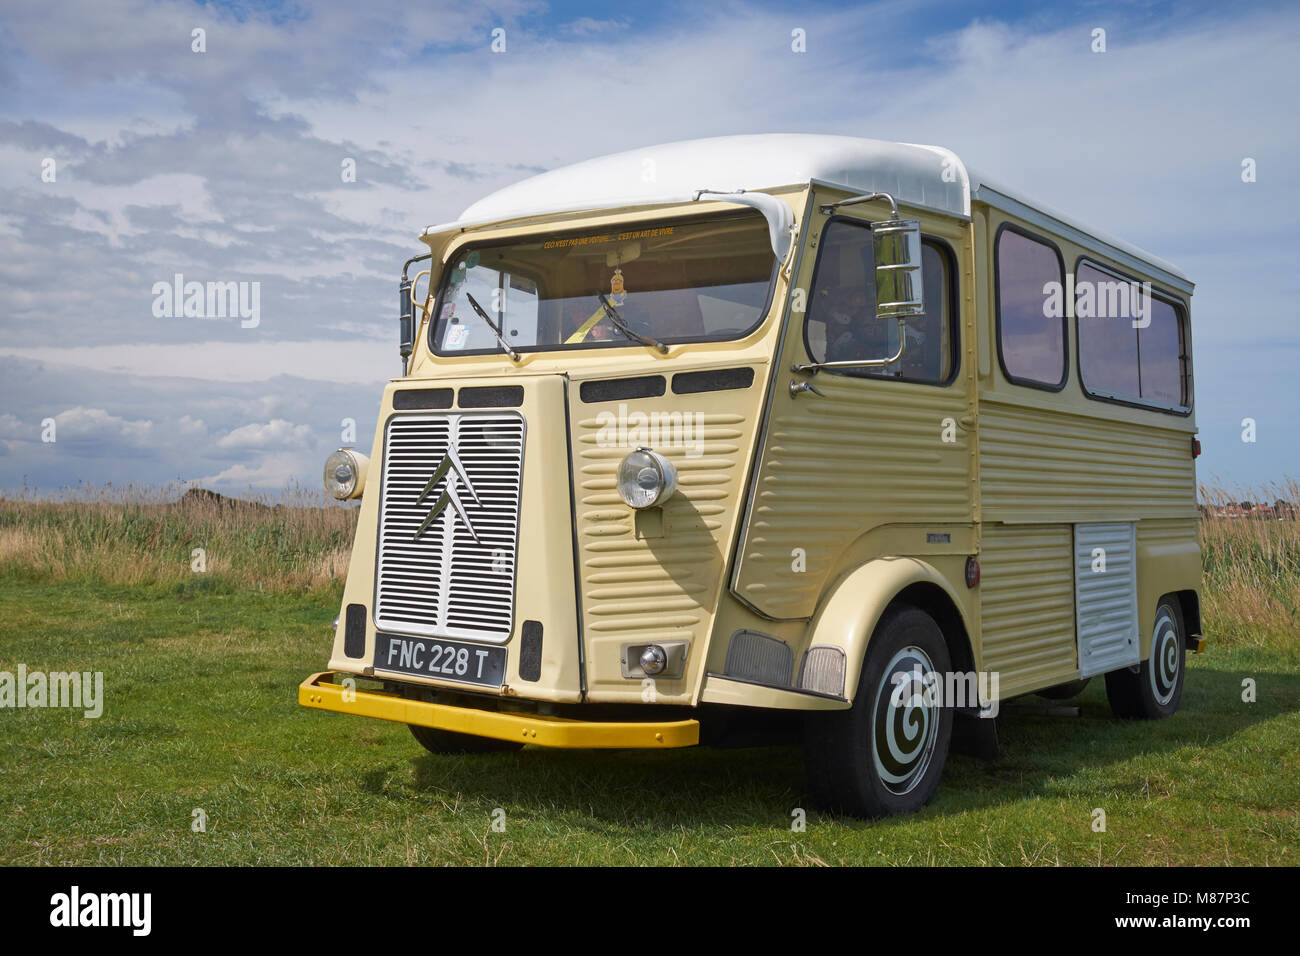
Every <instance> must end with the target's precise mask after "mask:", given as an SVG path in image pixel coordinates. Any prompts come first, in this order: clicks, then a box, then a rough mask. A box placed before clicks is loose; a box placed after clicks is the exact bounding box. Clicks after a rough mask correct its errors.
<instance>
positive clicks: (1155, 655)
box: [1106, 598, 1187, 720]
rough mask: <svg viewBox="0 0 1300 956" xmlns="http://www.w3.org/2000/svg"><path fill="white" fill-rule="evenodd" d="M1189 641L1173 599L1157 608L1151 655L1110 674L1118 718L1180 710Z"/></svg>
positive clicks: (1109, 695) (1150, 716) (1155, 716)
mask: <svg viewBox="0 0 1300 956" xmlns="http://www.w3.org/2000/svg"><path fill="white" fill-rule="evenodd" d="M1186 663H1187V642H1186V640H1185V639H1184V635H1183V616H1182V614H1180V613H1179V610H1178V606H1177V605H1176V604H1175V603H1174V602H1173V599H1171V598H1165V599H1164V600H1162V601H1161V602H1160V605H1159V606H1158V607H1157V608H1156V626H1155V632H1154V633H1153V634H1152V637H1151V656H1150V657H1148V658H1147V659H1146V660H1145V661H1143V662H1142V663H1141V664H1139V665H1138V667H1137V668H1136V669H1134V668H1128V667H1126V668H1124V669H1123V670H1119V671H1112V672H1111V673H1109V674H1107V675H1106V697H1107V698H1108V699H1109V700H1110V709H1111V711H1112V712H1113V713H1114V714H1115V716H1116V717H1123V718H1126V719H1130V720H1133V719H1136V720H1158V719H1160V718H1162V717H1168V716H1170V715H1172V714H1173V713H1174V711H1176V710H1177V709H1178V704H1179V703H1180V702H1181V701H1182V699H1183V677H1184V675H1185V673H1186V671H1187V667H1186Z"/></svg>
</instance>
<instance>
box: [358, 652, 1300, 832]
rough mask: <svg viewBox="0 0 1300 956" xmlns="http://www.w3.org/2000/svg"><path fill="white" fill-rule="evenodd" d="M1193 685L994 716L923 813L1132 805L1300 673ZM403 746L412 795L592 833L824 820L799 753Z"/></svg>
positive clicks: (1088, 696)
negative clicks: (1103, 797) (1150, 765)
mask: <svg viewBox="0 0 1300 956" xmlns="http://www.w3.org/2000/svg"><path fill="white" fill-rule="evenodd" d="M1189 676H1190V677H1191V682H1190V683H1189V684H1188V686H1187V687H1186V688H1185V690H1184V696H1183V703H1182V708H1181V709H1180V711H1179V712H1178V713H1177V714H1176V715H1174V717H1172V718H1170V719H1167V720H1161V721H1121V720H1118V719H1116V718H1114V717H1113V716H1112V715H1111V713H1110V707H1109V704H1108V703H1107V701H1106V696H1105V689H1104V680H1103V679H1101V678H1099V679H1097V680H1095V681H1093V682H1092V683H1091V684H1090V685H1089V686H1088V688H1087V689H1086V690H1085V691H1084V693H1083V694H1082V695H1081V696H1080V697H1079V698H1077V699H1076V700H1074V701H1068V702H1057V703H1068V704H1077V705H1078V706H1079V707H1080V711H1081V713H1080V716H1078V717H1059V716H1039V715H1034V714H1026V713H1015V712H1007V713H1003V714H1002V715H1001V716H1000V717H999V718H998V725H999V726H998V732H999V738H1000V741H1001V744H1002V755H1001V757H1000V758H999V759H998V760H996V761H991V762H990V761H983V760H978V759H975V758H973V757H968V756H964V755H961V754H951V755H950V756H949V758H948V763H947V766H946V767H945V770H944V777H943V781H942V783H941V785H940V787H939V793H938V795H937V796H936V798H935V800H934V802H933V803H932V804H931V805H930V806H929V807H927V808H926V809H925V810H923V811H922V812H921V815H922V816H938V817H944V816H952V815H957V814H962V813H966V812H968V811H972V810H981V809H987V808H993V807H999V806H1004V805H1010V804H1013V803H1016V802H1019V801H1023V800H1026V799H1033V798H1044V799H1060V798H1062V797H1074V796H1075V795H1085V794H1086V795H1091V794H1092V793H1094V792H1096V793H1097V794H1098V795H1100V794H1101V793H1102V792H1103V791H1104V792H1105V793H1106V794H1113V793H1114V792H1116V791H1120V792H1125V791H1129V790H1132V792H1133V793H1134V794H1135V795H1137V794H1140V793H1142V792H1143V787H1144V786H1147V783H1146V782H1145V781H1144V775H1143V773H1141V772H1137V771H1129V770H1127V769H1125V765H1126V764H1127V763H1129V762H1130V761H1132V760H1134V759H1137V758H1150V757H1156V758H1158V759H1161V760H1164V761H1167V762H1168V769H1169V772H1170V773H1178V772H1185V770H1183V769H1182V766H1181V763H1180V760H1179V758H1178V756H1177V755H1178V754H1179V752H1180V751H1184V750H1185V749H1186V748H1188V747H1195V748H1198V749H1200V750H1212V749H1214V748H1216V747H1221V746H1223V745H1225V744H1226V743H1227V742H1228V741H1229V740H1230V739H1231V738H1232V737H1233V736H1234V735H1236V734H1238V733H1240V732H1241V731H1243V730H1246V729H1248V728H1249V727H1251V726H1253V725H1255V724H1258V723H1261V722H1263V721H1266V720H1269V719H1271V718H1273V717H1276V716H1279V715H1282V714H1286V713H1289V712H1291V711H1293V710H1294V709H1295V707H1294V704H1292V705H1291V706H1288V702H1295V701H1300V674H1294V673H1285V672H1276V671H1273V672H1265V671H1256V672H1245V671H1233V672H1230V671H1218V670H1211V669H1208V668H1197V669H1196V670H1194V671H1193V672H1192V673H1191V674H1190V675H1189ZM1245 678H1253V679H1254V680H1255V681H1256V682H1257V684H1258V685H1259V687H1260V688H1262V689H1263V691H1262V692H1261V696H1260V698H1259V701H1258V702H1257V703H1253V704H1247V703H1244V702H1242V700H1241V692H1242V681H1243V679H1245ZM1022 700H1023V701H1025V702H1038V701H1039V700H1040V699H1039V698H1036V697H1029V698H1024V699H1022ZM1043 703H1046V702H1043ZM410 746H411V747H412V748H413V751H414V752H416V753H420V755H419V756H416V757H414V758H413V765H414V771H415V773H414V779H413V780H412V781H411V783H410V784H409V787H410V790H411V791H413V792H415V793H419V794H428V793H435V792H436V793H442V794H447V793H451V794H456V795H458V797H459V799H461V800H463V801H465V802H466V803H468V804H471V805H479V804H481V805H483V806H485V807H487V808H489V809H490V808H493V807H502V808H504V809H505V810H506V812H507V813H508V814H510V815H512V816H514V815H516V814H521V815H524V816H531V817H548V818H557V817H558V818H562V819H564V821H565V822H566V823H567V824H569V825H572V826H578V827H589V828H591V829H596V830H603V829H605V828H606V827H608V826H610V825H611V824H618V825H619V826H620V827H628V826H632V827H636V828H640V829H650V830H652V831H669V830H680V829H681V828H682V827H683V826H691V825H712V826H737V827H742V826H743V827H752V826H753V825H755V823H758V822H761V821H764V820H768V821H770V823H771V825H772V826H773V827H777V828H782V829H785V828H788V826H789V821H790V814H791V812H792V810H793V809H794V808H796V807H806V808H808V809H809V810H810V811H812V815H814V816H822V817H823V818H826V817H827V815H825V814H817V812H816V810H815V807H813V805H812V802H811V800H810V798H809V797H808V795H807V794H806V792H805V790H804V781H803V765H802V755H801V753H800V750H799V748H797V747H788V746H787V747H770V748H749V749H740V750H725V749H722V750H719V749H709V748H698V747H697V748H687V749H682V750H676V751H659V752H648V751H637V750H585V751H570V750H548V749H545V748H540V747H530V748H525V749H524V750H522V751H520V752H518V753H512V754H493V755H482V756H435V755H431V754H423V753H421V752H420V751H419V745H418V744H417V743H416V742H415V741H414V740H411V741H410ZM1095 771H1100V772H1101V773H1100V776H1099V775H1098V774H1097V773H1096V772H1095ZM1261 772H1263V771H1262V769H1261ZM363 787H364V788H365V789H366V790H368V791H370V792H374V793H382V794H385V795H386V796H387V797H388V798H389V799H394V798H395V797H396V796H397V795H398V794H399V793H400V790H397V791H395V790H394V789H393V782H392V779H391V775H390V772H389V771H386V770H385V771H378V770H377V771H376V772H374V773H372V774H370V775H368V776H367V778H366V780H365V782H364V784H363ZM1089 799H1091V796H1089ZM906 819H915V817H908V818H898V819H897V820H894V821H889V820H886V821H878V822H876V823H872V822H870V821H857V820H854V819H852V818H848V817H841V818H839V821H840V822H841V823H844V824H846V825H849V826H880V825H884V826H888V825H891V824H894V823H898V822H900V821H902V820H906Z"/></svg>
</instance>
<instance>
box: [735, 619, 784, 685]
mask: <svg viewBox="0 0 1300 956" xmlns="http://www.w3.org/2000/svg"><path fill="white" fill-rule="evenodd" d="M793 667H794V651H792V650H791V649H790V645H789V644H787V643H785V642H784V641H778V640H777V639H776V638H775V637H768V636H767V635H766V634H760V633H758V632H757V631H737V632H736V633H735V634H733V635H731V644H730V645H729V646H728V647H727V664H726V676H727V677H735V678H738V679H739V680H748V681H754V682H755V683H758V684H767V685H769V686H772V687H789V686H790V671H791V669H792V668H793Z"/></svg>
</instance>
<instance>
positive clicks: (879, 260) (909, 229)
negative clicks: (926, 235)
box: [871, 219, 925, 319]
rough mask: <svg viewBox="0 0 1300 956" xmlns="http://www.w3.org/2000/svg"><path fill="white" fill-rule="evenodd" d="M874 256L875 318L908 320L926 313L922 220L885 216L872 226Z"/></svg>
mask: <svg viewBox="0 0 1300 956" xmlns="http://www.w3.org/2000/svg"><path fill="white" fill-rule="evenodd" d="M871 233H872V236H873V239H874V246H875V256H876V317H877V318H880V319H909V318H911V317H912V316H914V315H921V314H922V313H924V312H925V283H924V281H923V276H922V274H921V222H920V220H919V219H887V220H885V221H883V222H877V223H875V224H874V225H873V226H872V227H871Z"/></svg>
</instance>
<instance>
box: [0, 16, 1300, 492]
mask: <svg viewBox="0 0 1300 956" xmlns="http://www.w3.org/2000/svg"><path fill="white" fill-rule="evenodd" d="M69 24H76V25H77V28H76V29H70V28H69ZM196 28H202V29H204V30H205V31H206V45H207V49H206V52H204V53H202V54H197V53H194V52H192V50H191V33H192V30H194V29H196ZM495 28H503V29H504V30H505V31H506V44H507V49H506V52H505V53H504V54H493V53H492V52H491V51H490V49H489V44H490V41H491V33H492V30H493V29H495ZM796 28H797V29H801V30H804V31H805V33H806V36H807V52H806V53H803V54H795V53H793V52H792V51H791V49H790V35H791V31H792V30H794V29H796ZM1097 28H1102V29H1105V30H1106V40H1107V51H1106V52H1105V53H1104V54H1096V53H1093V52H1092V51H1091V49H1090V44H1091V37H1092V31H1093V30H1094V29H1097ZM1298 28H1300V12H1297V11H1296V10H1295V9H1294V8H1293V7H1290V6H1287V5H1284V4H1255V5H1252V4H1246V5H1238V6H1234V7H1233V8H1232V13H1231V15H1230V16H1229V15H1227V14H1225V13H1224V12H1223V8H1222V7H1221V6H1220V5H1211V4H1208V3H1199V4H1197V3H1194V4H1173V3H1101V2H1099V3H1078V4H1051V5H1046V6H1040V5H1035V4H1029V3H1006V4H996V3H957V2H935V3H925V2H884V3H875V4H843V5H837V4H812V5H803V6H798V7H794V6H791V5H787V4H747V3H736V2H727V0H724V2H721V3H715V4H709V5H707V6H701V5H698V4H687V3H668V4H663V5H636V6H628V7H626V8H620V7H619V6H617V5H613V4H609V3H602V4H595V3H545V2H537V0H517V2H506V3H496V4H491V5H489V6H482V5H465V4H457V3H449V2H448V3H440V2H432V3H420V4H410V3H397V2H393V0H368V2H367V3H365V4H354V3H351V2H348V3H291V2H277V3H256V2H214V3H208V4H199V3H193V2H190V0H118V2H115V3H103V2H99V0H48V2H44V3H41V4H19V3H15V2H10V0H6V2H4V3H3V4H0V323H2V327H3V332H4V334H3V338H0V490H12V489H15V488H18V487H21V486H23V485H24V484H26V485H27V486H29V487H34V488H42V489H57V488H60V487H64V486H69V485H76V484H79V483H81V482H87V483H90V484H92V485H99V484H102V483H104V482H106V481H112V482H114V483H124V482H130V481H134V482H138V483H154V484H157V483H163V482H168V481H175V480H180V481H197V482H201V483H203V484H205V485H207V486H210V487H216V488H219V489H221V490H223V491H228V492H234V493H239V492H242V491H244V490H246V489H247V488H249V487H255V488H260V489H269V490H274V489H277V488H280V487H282V486H283V485H284V484H285V483H286V482H288V481H291V480H294V479H297V480H299V481H301V482H303V483H304V484H307V485H310V486H315V485H316V484H317V483H318V482H319V469H320V463H321V461H322V460H323V458H324V456H325V455H326V454H328V452H329V451H330V450H332V449H333V448H335V447H337V446H338V445H339V444H340V442H341V440H342V437H343V436H342V430H343V425H342V423H343V421H344V420H345V419H352V420H355V422H356V433H357V436H358V439H357V441H358V443H359V444H361V445H366V444H367V443H368V441H369V434H370V432H371V431H372V429H373V427H374V424H375V416H376V406H377V403H378V397H379V391H380V388H381V386H382V383H383V382H384V381H385V380H386V379H387V378H388V377H389V376H391V375H392V374H394V372H395V370H396V368H397V358H396V349H395V346H394V338H395V322H394V321H393V317H392V312H393V311H394V305H393V303H394V299H395V279H396V275H397V272H398V271H399V269H400V265H401V262H402V261H403V260H404V259H406V258H408V257H409V256H411V255H415V254H418V253H419V252H420V249H421V247H420V245H419V243H418V242H417V239H416V237H417V236H418V234H419V232H420V230H421V229H422V228H423V227H424V226H425V225H427V224H429V223H433V222H440V221H446V220H449V219H453V218H455V216H456V215H457V214H458V213H459V212H460V210H462V209H463V208H464V207H465V206H467V205H469V204H470V203H471V202H472V201H474V200H475V199H477V198H479V197H481V196H482V195H484V194H486V193H488V192H490V191H492V190H494V189H496V188H498V187H500V186H503V185H506V184H508V183H510V182H514V181H516V180H518V179H520V178H523V177H524V176H527V175H529V174H531V173H533V172H536V171H540V170H543V169H549V168H552V167H554V166H557V165H561V164H564V163H568V162H573V161H577V160H580V159H585V158H588V157H590V156H593V155H599V154H601V153H606V152H615V151H619V150H624V149H631V148H635V147H637V146H642V145H648V144H652V143H657V142H668V141H672V140H679V139H688V138H693V137H698V136H711V135H722V134H728V133H748V132H819V133H834V134H841V135H859V136H869V137H875V138H880V139H896V140H903V141H909V142H925V143H934V144H938V145H942V146H947V147H949V148H951V149H953V150H954V151H956V152H957V153H958V154H959V155H960V156H962V157H963V159H964V160H965V161H966V162H967V163H968V164H969V165H970V166H972V167H973V168H975V169H977V170H979V171H980V172H982V173H984V174H986V175H988V176H989V177H991V178H993V179H995V180H997V181H1001V182H1005V183H1008V184H1012V185H1014V186H1016V187H1018V188H1019V189H1020V190H1022V191H1023V192H1024V193H1026V194H1028V195H1030V196H1033V197H1034V198H1036V199H1038V200H1040V201H1042V202H1044V203H1046V204H1048V205H1050V206H1052V207H1055V208H1057V209H1060V210H1061V211H1063V212H1065V213H1067V214H1070V215H1072V216H1075V217H1076V218H1079V219H1081V220H1082V221H1084V222H1086V223H1089V224H1093V225H1096V226H1097V227H1099V228H1101V229H1103V230H1105V231H1107V232H1110V233H1113V234H1115V235H1118V236H1121V237H1123V238H1125V239H1127V240H1129V241H1131V242H1134V243H1136V244H1137V245H1140V246H1142V247H1144V248H1146V249H1148V250H1150V251H1151V252H1153V253H1155V254H1157V255H1159V256H1162V257H1164V258H1166V259H1169V260H1171V261H1173V262H1175V263H1176V264H1178V265H1179V266H1180V267H1182V268H1183V269H1184V270H1185V271H1186V272H1187V273H1188V274H1189V275H1190V276H1191V277H1192V279H1193V280H1194V281H1195V282H1196V283H1197V292H1196V296H1195V298H1194V299H1193V307H1192V312H1193V325H1194V330H1195V355H1196V374H1197V382H1196V386H1197V418H1198V422H1199V426H1200V429H1201V438H1202V441H1203V444H1204V447H1205V454H1204V455H1203V457H1202V458H1201V460H1200V467H1199V474H1200V477H1201V479H1202V481H1215V480H1217V481H1219V482H1222V483H1226V484H1228V485H1235V486H1247V485H1260V484H1263V483H1266V482H1270V481H1276V480H1279V479H1281V478H1282V477H1284V476H1285V475H1288V474H1289V475H1292V476H1296V477H1300V455H1297V452H1296V449H1297V448H1298V447H1300V423H1297V420H1296V415H1295V413H1294V411H1293V409H1294V408H1295V406H1296V395H1297V391H1298V389H1297V387H1296V386H1295V384H1294V377H1295V376H1294V373H1293V371H1292V369H1293V367H1294V366H1295V363H1296V361H1297V359H1300V322H1298V321H1297V319H1298V318H1300V317H1298V316H1297V309H1296V306H1295V300H1294V296H1293V295H1292V294H1291V292H1292V290H1291V282H1290V278H1291V275H1292V273H1293V272H1294V268H1295V267H1294V265H1293V263H1294V262H1295V261H1296V260H1297V256H1298V255H1300V235H1298V232H1297V228H1296V225H1295V222H1296V214H1297V212H1298V211H1300V180H1298V179H1297V178H1296V177H1295V175H1294V172H1293V168H1292V165H1293V162H1294V157H1295V156H1297V155H1300V132H1297V129H1298V127H1297V124H1296V122H1295V119H1294V112H1295V107H1294V104H1295V103H1296V102H1297V101H1300V96H1298V94H1300V67H1297V65H1296V64H1298V63H1300V29H1298ZM1247 157H1249V158H1252V159H1254V160H1255V162H1256V169H1257V180H1256V181H1255V182H1253V183H1243V182H1242V180H1241V163H1242V161H1243V159H1245V158H1247ZM347 158H351V159H353V160H355V161H356V165H357V178H356V182H352V183H344V182H342V181H341V178H340V175H339V170H340V163H341V162H342V161H343V160H344V159H347ZM49 159H52V160H54V163H55V167H54V168H55V171H56V175H55V178H54V181H53V182H48V181H44V180H43V179H42V170H43V165H42V164H43V163H44V161H46V160H49ZM176 273H182V274H183V275H185V277H186V278H187V279H193V280H199V281H231V282H259V283H260V290H261V302H260V322H259V324H258V325H257V326H256V327H255V328H244V327H241V323H240V322H239V321H238V320H199V319H184V318H166V317H159V316H156V315H155V314H154V312H153V310H152V308H151V305H152V303H153V301H154V295H153V293H152V288H153V286H154V284H155V283H157V282H160V281H162V282H170V281H171V280H172V277H173V275H174V274H176ZM50 418H53V419H54V420H55V422H56V426H57V431H56V434H57V441H55V442H54V443H48V442H43V441H41V434H42V431H43V426H42V423H43V422H44V421H45V420H46V419H50ZM1247 418H1250V419H1254V421H1255V423H1256V427H1255V435H1256V441H1254V442H1253V443H1248V442H1243V441H1242V440H1241V439H1242V431H1243V427H1242V421H1243V419H1247Z"/></svg>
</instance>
